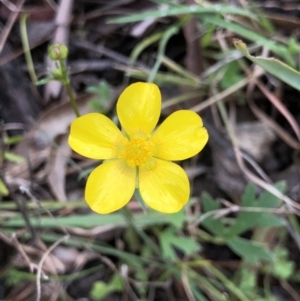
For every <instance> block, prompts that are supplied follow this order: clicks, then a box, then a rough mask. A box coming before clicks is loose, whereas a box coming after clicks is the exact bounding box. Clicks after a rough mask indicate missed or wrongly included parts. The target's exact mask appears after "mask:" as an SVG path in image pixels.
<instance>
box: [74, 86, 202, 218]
mask: <svg viewBox="0 0 300 301" xmlns="http://www.w3.org/2000/svg"><path fill="white" fill-rule="evenodd" d="M160 112H161V95H160V91H159V88H158V87H157V86H156V85H155V84H152V83H135V84H132V85H130V86H129V87H127V88H126V89H125V90H124V91H123V93H122V94H121V96H120V97H119V99H118V103H117V115H118V118H119V121H120V123H121V126H122V129H123V132H121V131H120V130H119V129H118V127H117V126H116V125H115V124H114V123H113V122H112V121H111V120H110V119H109V118H107V117H106V116H104V115H102V114H99V113H90V114H87V115H84V116H82V117H79V118H77V119H75V120H74V121H73V123H72V125H71V131H70V136H69V144H70V146H71V148H72V149H73V150H74V151H75V152H77V153H79V154H81V155H82V156H85V157H87V158H91V159H102V160H105V161H104V162H103V164H101V165H100V166H98V167H97V168H95V169H94V170H93V171H92V173H91V174H90V176H89V178H88V180H87V184H86V189H85V199H86V201H87V203H88V205H89V206H90V207H91V209H92V210H94V211H95V212H97V213H102V214H105V213H110V212H112V211H115V210H118V209H120V208H122V207H123V206H125V205H126V204H127V203H128V202H129V201H130V199H131V197H132V195H133V193H134V190H135V188H138V189H139V190H140V194H141V196H142V198H143V200H144V202H145V203H146V204H147V205H148V206H149V207H151V208H153V209H155V210H158V211H161V212H165V213H174V212H177V211H179V210H180V209H181V208H182V207H183V206H184V205H185V204H186V203H187V201H188V199H189V195H190V185H189V180H188V177H187V175H186V173H185V171H184V170H183V169H182V168H181V167H180V166H179V165H177V164H175V163H173V162H171V161H174V160H184V159H187V158H190V157H192V156H194V155H196V154H197V153H198V152H200V151H201V150H202V148H203V147H204V146H205V144H206V142H207V140H208V133H207V130H206V129H205V128H204V127H203V123H202V120H201V118H200V117H199V115H197V114H196V113H195V112H193V111H189V110H180V111H177V112H174V113H173V114H171V115H170V116H169V117H168V118H167V119H166V120H165V121H164V122H163V123H162V124H161V125H160V126H159V127H158V129H157V130H156V131H154V128H155V126H156V125H157V122H158V119H159V116H160Z"/></svg>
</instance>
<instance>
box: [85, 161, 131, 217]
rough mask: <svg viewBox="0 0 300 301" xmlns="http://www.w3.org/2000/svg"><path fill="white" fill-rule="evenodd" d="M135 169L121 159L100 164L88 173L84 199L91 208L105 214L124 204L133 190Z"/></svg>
mask: <svg viewBox="0 0 300 301" xmlns="http://www.w3.org/2000/svg"><path fill="white" fill-rule="evenodd" d="M135 181H136V170H135V169H134V168H129V167H128V166H127V165H126V164H125V162H124V161H123V160H112V161H108V162H105V163H103V164H101V165H100V166H99V167H97V168H95V169H94V170H93V171H92V173H91V174H90V176H89V178H88V180H87V183H86V187H85V200H86V202H87V203H88V205H89V206H90V207H91V209H92V210H93V211H95V212H97V213H100V214H107V213H110V212H113V211H116V210H118V209H120V208H122V207H123V206H125V205H126V204H127V203H128V202H129V201H130V199H131V197H132V195H133V193H134V190H135Z"/></svg>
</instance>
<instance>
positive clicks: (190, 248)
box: [159, 227, 200, 261]
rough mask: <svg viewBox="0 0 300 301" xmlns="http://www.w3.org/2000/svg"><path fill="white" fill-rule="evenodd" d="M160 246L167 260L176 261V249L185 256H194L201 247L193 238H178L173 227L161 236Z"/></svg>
mask: <svg viewBox="0 0 300 301" xmlns="http://www.w3.org/2000/svg"><path fill="white" fill-rule="evenodd" d="M159 241H160V245H161V248H162V251H163V255H164V257H165V258H169V259H171V260H174V261H175V260H176V259H177V256H176V253H175V250H174V247H176V248H177V249H178V250H180V251H182V252H183V253H184V254H185V255H192V254H194V253H196V252H198V251H199V250H200V245H199V244H198V243H197V242H196V241H195V240H194V239H193V238H191V237H184V236H178V234H177V233H176V230H175V229H174V228H173V227H169V228H167V229H165V230H164V231H163V232H161V233H160V235H159Z"/></svg>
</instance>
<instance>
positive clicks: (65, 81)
mask: <svg viewBox="0 0 300 301" xmlns="http://www.w3.org/2000/svg"><path fill="white" fill-rule="evenodd" d="M58 62H59V67H60V69H61V76H62V81H61V82H62V84H63V85H64V86H65V88H66V90H67V94H68V97H69V100H70V103H71V106H72V109H73V111H74V113H75V115H76V117H80V113H79V110H78V106H77V103H76V100H75V97H74V94H73V91H72V88H71V85H70V79H69V77H68V73H67V69H66V66H65V64H64V61H63V60H59V61H58Z"/></svg>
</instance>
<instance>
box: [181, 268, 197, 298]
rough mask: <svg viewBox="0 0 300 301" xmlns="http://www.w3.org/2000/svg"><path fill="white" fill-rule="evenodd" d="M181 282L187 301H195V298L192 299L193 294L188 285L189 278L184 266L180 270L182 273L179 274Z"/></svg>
mask: <svg viewBox="0 0 300 301" xmlns="http://www.w3.org/2000/svg"><path fill="white" fill-rule="evenodd" d="M181 282H182V285H183V289H184V291H185V293H186V296H187V298H188V300H189V301H197V300H196V298H195V297H194V294H193V292H192V290H191V287H190V284H189V278H188V275H187V267H186V265H184V266H183V268H182V273H181Z"/></svg>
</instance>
